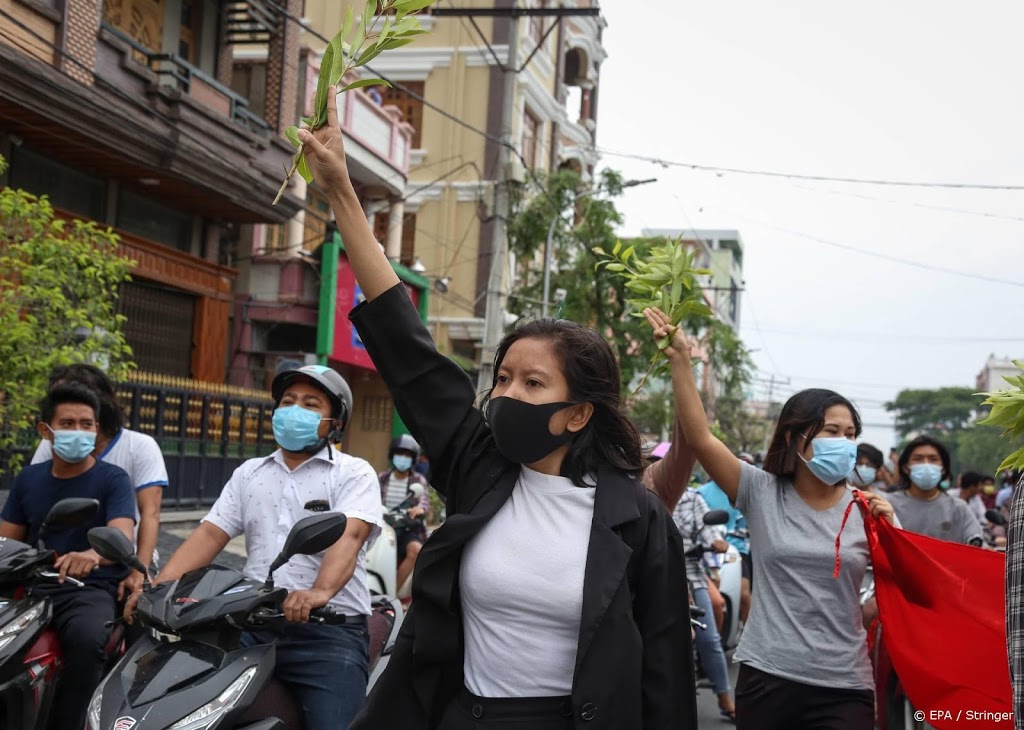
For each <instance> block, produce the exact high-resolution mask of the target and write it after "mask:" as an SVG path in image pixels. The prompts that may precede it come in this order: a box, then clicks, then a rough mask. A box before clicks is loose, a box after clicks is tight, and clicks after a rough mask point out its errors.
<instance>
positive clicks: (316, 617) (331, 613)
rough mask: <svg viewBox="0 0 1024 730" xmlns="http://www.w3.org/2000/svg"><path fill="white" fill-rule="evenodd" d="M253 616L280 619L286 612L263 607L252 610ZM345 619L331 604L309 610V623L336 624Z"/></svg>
mask: <svg viewBox="0 0 1024 730" xmlns="http://www.w3.org/2000/svg"><path fill="white" fill-rule="evenodd" d="M252 618H253V619H254V620H255V621H256V622H262V621H272V620H280V619H284V612H282V611H275V610H274V609H272V608H267V607H261V608H257V609H256V610H254V611H253V612H252ZM339 619H340V620H339ZM344 621H345V617H344V616H341V615H339V614H338V613H337V612H336V611H335V610H334V609H333V608H331V607H330V606H322V607H320V608H314V609H313V610H312V611H310V612H309V623H311V624H336V623H344Z"/></svg>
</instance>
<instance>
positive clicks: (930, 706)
mask: <svg viewBox="0 0 1024 730" xmlns="http://www.w3.org/2000/svg"><path fill="white" fill-rule="evenodd" d="M864 524H865V527H866V529H867V532H868V544H869V545H870V546H871V562H872V564H873V565H874V574H875V575H874V577H875V590H876V594H877V598H878V611H879V617H880V619H881V622H882V637H883V639H882V640H883V641H884V642H885V644H886V648H887V650H888V652H889V655H890V657H891V658H892V663H893V667H894V668H895V670H896V674H897V675H898V676H899V678H900V682H901V683H902V685H903V689H904V690H905V691H906V693H907V697H908V698H909V699H910V701H911V702H912V703H913V705H914V707H915V708H916V709H917V710H920V711H922V712H923V713H924V714H925V718H926V720H927V721H928V722H929V723H930V724H931V725H932V726H934V727H936V728H938V730H952V729H954V728H976V729H977V730H981V729H982V728H1012V727H1013V720H1012V715H1011V714H1010V713H1012V711H1013V693H1012V690H1011V688H1010V670H1009V665H1008V662H1007V655H1006V622H1005V614H1006V597H1005V596H1006V594H1005V591H1004V588H1003V584H1004V577H1003V576H1004V569H1005V565H1006V556H1005V555H1004V554H1003V553H1000V552H995V551H992V550H982V549H980V548H976V547H971V546H968V545H959V544H957V543H952V542H946V541H944V540H936V539H934V538H931V537H926V536H925V535H919V534H916V533H913V532H906V531H904V530H899V529H896V528H895V527H893V526H892V525H890V524H889V523H888V521H886V520H882V519H874V518H872V517H871V516H870V515H869V514H868V515H865V520H864Z"/></svg>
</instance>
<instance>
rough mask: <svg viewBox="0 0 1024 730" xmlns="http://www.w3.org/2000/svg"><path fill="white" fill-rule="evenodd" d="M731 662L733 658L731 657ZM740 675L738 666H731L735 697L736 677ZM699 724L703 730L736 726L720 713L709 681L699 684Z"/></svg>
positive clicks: (731, 679) (731, 681) (730, 671)
mask: <svg viewBox="0 0 1024 730" xmlns="http://www.w3.org/2000/svg"><path fill="white" fill-rule="evenodd" d="M730 660H731V657H730ZM738 673H739V665H738V664H730V665H729V682H730V684H731V690H732V692H733V695H734V696H735V691H736V676H737V674H738ZM697 723H698V726H699V727H700V728H701V730H706V728H723V729H724V728H730V727H734V725H733V724H732V723H731V722H730V721H729V720H726V719H725V718H724V717H722V715H721V713H720V712H719V711H718V697H716V696H715V693H714V692H712V691H711V684H710V683H709V682H708V681H707V680H698V682H697Z"/></svg>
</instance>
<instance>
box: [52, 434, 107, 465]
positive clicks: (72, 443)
mask: <svg viewBox="0 0 1024 730" xmlns="http://www.w3.org/2000/svg"><path fill="white" fill-rule="evenodd" d="M47 428H50V427H49V426H47ZM50 433H52V434H53V453H55V454H56V455H57V456H59V457H60V460H61V461H66V462H67V463H69V464H77V463H79V462H81V461H85V459H86V458H87V457H88V456H89V454H91V453H92V452H93V451H94V450H95V448H96V432H95V431H54V430H53V429H52V428H50Z"/></svg>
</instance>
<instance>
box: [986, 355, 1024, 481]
mask: <svg viewBox="0 0 1024 730" xmlns="http://www.w3.org/2000/svg"><path fill="white" fill-rule="evenodd" d="M1013 364H1014V365H1016V366H1017V367H1018V368H1020V369H1021V370H1024V361H1021V360H1014V361H1013ZM1003 379H1004V380H1005V381H1006V382H1007V383H1009V384H1010V385H1012V386H1014V387H1013V388H1008V389H1004V390H997V391H995V392H992V393H979V394H978V395H983V396H986V400H985V401H984V402H983V403H982V405H986V406H992V412H991V413H989V415H988V417H987V418H985V419H984V420H982V421H978V423H980V424H982V425H986V426H999V427H1000V428H1002V429H1003V434H1002V435H1003V437H1004V438H1009V439H1010V441H1013V440H1014V439H1017V438H1019V437H1020V436H1021V435H1024V375H1017V376H1009V377H1005V378H1003ZM1004 469H1012V470H1015V471H1016V470H1020V469H1024V446H1022V447H1020V448H1019V449H1017V450H1016V451H1014V452H1013V453H1012V454H1010V455H1009V456H1007V457H1006V458H1005V459H1004V460H1003V463H1002V464H1000V465H999V471H1002V470H1004Z"/></svg>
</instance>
